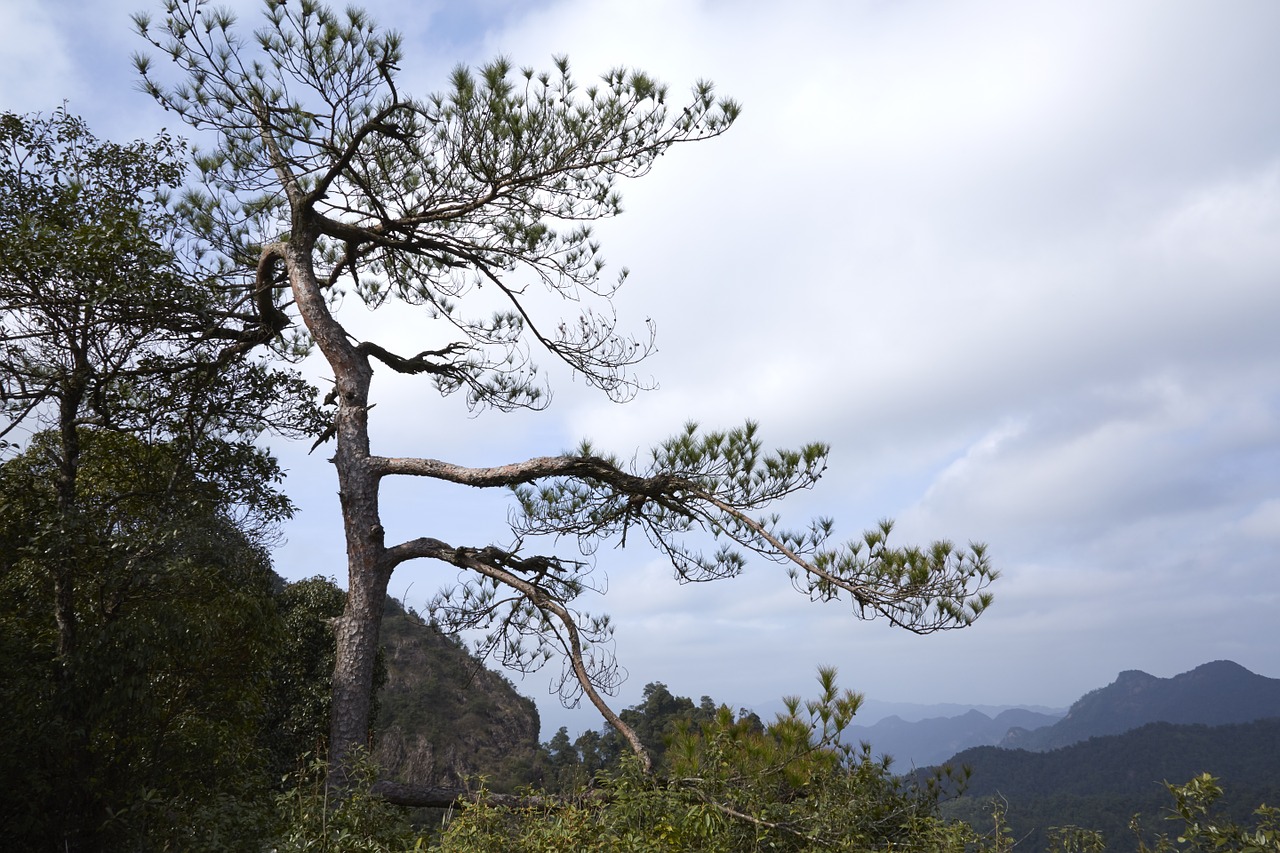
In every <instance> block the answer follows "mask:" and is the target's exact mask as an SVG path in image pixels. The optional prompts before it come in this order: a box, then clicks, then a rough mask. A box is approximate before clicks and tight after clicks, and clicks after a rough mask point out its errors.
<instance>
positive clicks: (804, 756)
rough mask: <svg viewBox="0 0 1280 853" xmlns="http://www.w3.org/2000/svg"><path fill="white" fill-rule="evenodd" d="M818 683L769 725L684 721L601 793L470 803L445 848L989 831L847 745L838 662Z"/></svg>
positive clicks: (824, 844)
mask: <svg viewBox="0 0 1280 853" xmlns="http://www.w3.org/2000/svg"><path fill="white" fill-rule="evenodd" d="M820 687H821V692H820V694H819V696H818V697H817V698H816V699H814V700H812V701H810V702H807V703H801V702H800V701H799V700H795V699H792V700H789V701H788V712H787V713H786V714H783V715H780V716H779V717H778V718H777V719H776V720H775V721H774V722H773V723H771V724H769V725H768V726H764V727H761V726H760V725H759V724H758V721H756V720H753V719H750V718H744V717H735V716H734V714H733V713H732V712H731V711H730V710H729V709H728V708H725V707H721V708H719V709H718V710H717V711H716V713H715V715H714V717H713V718H712V719H710V720H707V721H705V722H701V723H700V724H697V725H694V724H688V725H686V726H685V727H684V728H683V730H680V731H678V732H677V733H676V734H675V736H674V737H673V738H672V742H671V744H670V746H669V747H668V750H667V756H666V757H667V764H666V767H665V768H664V772H663V774H662V775H661V776H660V777H657V778H655V777H652V776H649V775H647V774H645V773H644V772H643V771H642V770H641V768H640V766H639V765H638V763H637V762H636V761H635V760H634V759H624V760H623V762H622V767H621V772H620V773H619V774H618V775H617V776H615V777H612V778H608V779H605V780H603V781H602V784H601V787H600V788H599V789H598V790H596V791H594V792H593V793H589V794H580V795H577V796H576V797H570V798H569V799H567V800H565V801H557V802H543V803H541V804H537V803H534V804H530V805H528V806H526V807H524V808H520V809H506V808H500V807H497V806H493V805H490V804H487V803H485V802H484V801H483V800H481V801H480V802H479V803H478V804H476V805H471V806H466V807H463V808H462V809H461V811H460V813H459V814H458V816H457V817H455V818H454V819H453V820H452V821H450V823H449V824H448V826H447V827H446V829H445V831H444V833H443V834H442V836H441V838H440V840H439V847H438V849H440V850H442V851H498V850H511V851H550V850H569V849H573V850H595V851H641V850H645V851H648V850H671V851H676V850H681V851H684V850H698V851H741V850H797V851H799V850H874V849H890V848H920V849H931V850H952V851H961V850H964V849H966V845H974V844H978V843H979V842H980V841H981V839H980V837H979V836H978V835H977V834H976V833H974V832H973V831H972V830H970V829H969V828H968V827H967V826H965V825H963V824H959V823H949V822H947V821H944V820H942V819H941V818H940V817H939V816H938V814H937V798H938V795H939V791H940V788H939V787H938V786H937V785H936V784H935V785H932V786H931V785H923V786H913V785H910V784H907V783H904V782H902V781H901V780H898V779H896V778H894V776H893V775H892V774H891V773H890V772H889V769H888V762H887V761H885V760H874V759H872V758H871V756H870V750H869V748H867V747H862V748H857V747H853V746H851V745H849V744H846V743H844V742H843V741H842V739H841V735H842V733H843V732H844V730H845V729H846V728H847V727H848V725H849V723H850V720H851V719H852V717H853V714H854V712H855V711H856V710H857V706H858V704H859V703H860V701H861V699H860V697H858V696H857V695H856V694H853V693H849V692H847V691H844V692H842V691H840V690H839V689H838V687H837V686H836V683H835V673H834V671H832V670H824V671H822V673H821V674H820ZM656 692H657V691H655V693H656ZM668 695H669V694H668ZM563 740H566V741H567V737H566V738H564V739H563ZM559 746H560V747H561V748H563V746H564V744H563V743H561V744H560V745H559Z"/></svg>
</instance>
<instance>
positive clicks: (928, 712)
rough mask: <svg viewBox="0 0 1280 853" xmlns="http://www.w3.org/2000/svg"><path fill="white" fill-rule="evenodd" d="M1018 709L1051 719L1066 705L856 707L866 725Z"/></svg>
mask: <svg viewBox="0 0 1280 853" xmlns="http://www.w3.org/2000/svg"><path fill="white" fill-rule="evenodd" d="M777 704H778V707H777V710H779V711H780V710H782V707H783V706H782V703H781V702H778V703H777ZM757 710H759V709H757ZM1019 710H1021V711H1035V712H1036V713H1038V714H1047V715H1048V716H1050V717H1053V718H1054V719H1057V718H1059V717H1061V716H1062V715H1063V714H1065V713H1067V709H1066V708H1050V707H1048V706H1047V705H974V704H965V703H962V702H937V703H934V704H929V705H926V704H923V703H920V702H886V701H884V700H883V699H872V698H870V697H867V699H866V701H864V702H863V703H862V707H860V708H859V709H858V719H859V720H860V721H861V722H862V724H863V725H866V726H870V725H874V724H875V723H878V722H879V721H880V720H883V719H886V718H888V717H898V718H899V719H902V720H905V721H906V722H908V723H918V722H920V721H921V720H931V719H934V718H935V717H960V716H963V715H965V714H967V713H969V712H970V711H981V712H982V713H984V714H986V715H987V716H988V717H996V716H998V715H1000V714H1001V713H1003V712H1005V711H1019Z"/></svg>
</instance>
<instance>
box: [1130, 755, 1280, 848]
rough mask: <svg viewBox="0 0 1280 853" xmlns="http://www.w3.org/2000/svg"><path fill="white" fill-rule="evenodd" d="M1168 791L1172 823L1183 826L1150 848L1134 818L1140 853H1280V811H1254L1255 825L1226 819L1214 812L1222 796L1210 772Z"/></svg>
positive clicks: (1266, 809)
mask: <svg viewBox="0 0 1280 853" xmlns="http://www.w3.org/2000/svg"><path fill="white" fill-rule="evenodd" d="M1165 788H1166V789H1167V790H1168V792H1169V794H1170V795H1172V797H1173V801H1174V805H1173V808H1172V810H1171V813H1170V814H1169V815H1168V816H1167V817H1168V819H1169V820H1173V821H1181V822H1182V827H1181V829H1180V830H1178V832H1177V834H1176V835H1175V836H1173V837H1170V836H1169V835H1168V834H1166V833H1161V834H1159V835H1158V836H1157V837H1156V840H1155V843H1154V844H1153V845H1151V846H1148V844H1147V843H1146V841H1145V840H1144V839H1143V838H1142V827H1141V824H1140V822H1139V820H1138V818H1134V821H1133V823H1132V828H1133V830H1134V832H1135V833H1136V834H1138V836H1139V838H1138V851H1139V853H1180V852H1181V851H1186V853H1191V851H1195V853H1228V851H1230V853H1277V851H1280V809H1278V808H1275V807H1268V806H1266V805H1263V806H1260V807H1258V808H1257V809H1256V810H1255V811H1254V817H1255V818H1256V819H1255V820H1254V821H1253V824H1254V825H1253V826H1240V825H1239V824H1236V823H1232V822H1230V821H1227V820H1223V819H1222V818H1221V817H1220V816H1218V815H1216V814H1215V813H1214V812H1215V810H1214V805H1215V803H1217V801H1218V800H1219V799H1220V798H1221V797H1222V788H1221V787H1220V786H1219V785H1218V780H1217V779H1216V778H1214V777H1213V776H1211V775H1209V774H1208V773H1202V774H1200V775H1199V776H1196V777H1194V778H1192V779H1191V780H1190V781H1189V782H1187V783H1186V784H1185V785H1171V784H1168V783H1166V784H1165Z"/></svg>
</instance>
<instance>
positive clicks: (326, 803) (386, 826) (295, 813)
mask: <svg viewBox="0 0 1280 853" xmlns="http://www.w3.org/2000/svg"><path fill="white" fill-rule="evenodd" d="M352 768H353V770H352V774H351V781H352V783H353V784H352V785H351V787H350V789H349V790H347V791H345V792H343V794H342V795H341V796H337V795H336V794H335V793H334V792H333V791H332V790H331V789H330V788H329V786H328V785H326V784H325V774H326V770H327V765H326V763H325V762H324V760H323V759H317V760H314V761H311V762H309V763H308V764H306V766H305V767H304V768H303V769H302V770H300V771H299V772H298V773H297V774H296V775H295V776H293V777H291V781H292V784H291V786H290V788H289V789H288V790H287V791H285V792H284V793H283V794H281V795H280V796H279V797H278V798H277V802H276V807H277V812H278V814H279V816H280V826H281V829H280V830H279V832H278V835H277V837H276V838H275V839H273V844H272V847H271V849H272V850H274V851H277V853H392V851H407V850H420V849H422V840H421V838H420V837H418V835H417V834H416V833H415V832H414V831H413V830H412V829H411V828H410V826H409V825H408V823H407V822H405V820H404V815H403V813H402V812H401V811H400V810H399V809H396V808H395V807H393V806H389V805H387V803H386V801H384V800H382V799H381V798H379V797H376V796H374V795H372V794H370V793H369V786H370V785H372V783H373V781H374V775H375V767H374V765H373V764H372V762H371V761H370V760H369V759H368V757H367V756H353V757H352Z"/></svg>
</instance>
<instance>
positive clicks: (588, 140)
mask: <svg viewBox="0 0 1280 853" xmlns="http://www.w3.org/2000/svg"><path fill="white" fill-rule="evenodd" d="M163 12H164V14H163V16H162V17H160V18H157V19H155V20H153V19H152V17H151V16H150V15H147V14H139V15H136V16H135V17H134V23H135V27H136V29H137V31H138V32H139V33H140V34H141V35H142V36H143V37H144V38H145V39H146V40H147V41H148V42H150V43H151V44H152V46H153V47H154V48H155V49H156V50H157V52H158V53H159V54H160V55H161V56H167V57H168V58H170V59H172V60H173V62H174V63H175V64H176V65H177V69H178V71H179V74H180V75H181V77H180V78H179V82H176V83H170V82H168V81H167V80H166V79H165V73H164V71H163V69H161V68H160V67H158V66H157V65H156V64H155V63H154V62H153V60H152V59H151V58H150V57H148V56H141V55H139V56H137V57H136V59H135V62H136V65H137V69H138V71H139V73H140V74H141V76H142V80H143V85H144V87H145V88H146V90H147V91H148V92H149V93H151V94H152V95H153V96H154V97H155V98H156V99H157V100H158V101H159V102H160V103H161V104H162V105H164V106H165V107H166V109H169V110H172V111H174V112H176V113H177V114H178V115H179V116H181V117H182V118H183V119H184V120H185V121H187V122H188V123H190V124H191V125H192V126H194V127H197V128H201V129H211V130H213V131H215V132H217V133H218V135H219V139H218V144H217V147H216V149H215V150H213V151H210V152H206V153H203V154H202V155H201V156H199V157H198V158H197V160H196V163H197V167H198V170H199V173H200V174H199V177H200V183H201V186H200V187H199V188H198V189H193V190H191V191H189V192H188V193H187V194H186V195H185V196H184V198H183V199H182V200H181V204H180V206H179V210H180V212H181V213H182V214H183V215H184V217H185V218H186V220H187V221H188V222H190V223H191V224H192V226H194V230H195V231H197V233H200V234H201V235H202V238H203V240H204V245H205V246H206V247H207V248H208V249H209V251H210V252H211V253H212V254H216V255H217V256H219V257H221V258H222V259H223V260H224V261H225V263H226V264H227V265H228V266H229V267H239V268H240V269H243V270H252V269H256V268H257V267H258V265H259V260H260V259H261V252H262V251H263V249H264V247H266V246H268V245H269V244H271V243H273V242H275V241H279V240H283V239H286V238H287V237H289V236H293V237H294V238H295V239H296V236H297V235H291V232H292V231H293V230H294V227H295V225H296V224H297V223H298V222H300V221H301V220H300V219H299V218H298V216H299V214H300V213H301V212H302V211H303V209H305V210H306V214H305V218H306V219H307V221H308V227H312V226H313V225H314V226H315V228H316V230H317V231H318V239H316V237H315V236H312V235H309V236H308V239H309V240H315V243H314V247H315V253H314V256H313V258H312V260H313V261H314V262H315V263H316V266H317V267H318V270H317V272H318V273H319V278H320V280H321V281H324V283H325V286H326V287H330V288H332V290H331V292H330V295H331V296H332V297H336V296H337V295H339V294H340V293H341V292H342V291H341V288H343V287H345V286H347V283H348V282H350V289H351V290H353V291H354V293H355V294H356V296H357V297H358V298H359V299H361V300H362V301H363V302H364V303H365V304H367V305H368V306H370V307H377V306H380V305H383V304H385V303H386V302H387V301H389V300H393V299H394V300H400V301H403V302H406V303H408V304H410V305H415V306H420V307H422V308H424V309H425V313H426V314H427V315H428V316H429V317H431V318H434V319H443V320H446V321H447V322H448V323H450V324H452V326H453V328H455V329H456V330H457V331H459V332H460V333H461V336H460V340H459V341H458V342H457V343H455V344H452V345H449V346H446V347H444V348H441V349H433V350H429V351H426V352H423V353H421V354H420V355H418V356H416V357H414V358H403V357H399V356H395V355H393V354H391V353H388V352H386V351H385V350H383V349H381V348H380V347H374V346H371V347H370V348H369V352H370V353H372V354H373V355H375V356H376V357H377V358H378V359H379V360H380V361H382V362H383V363H384V364H386V365H388V366H390V367H392V368H393V369H395V370H399V371H402V372H408V373H424V372H425V373H428V374H430V375H431V376H432V377H433V378H434V380H435V381H436V383H437V386H438V387H439V389H440V390H441V391H442V392H443V393H446V394H447V393H452V392H454V391H458V390H463V391H465V392H466V394H467V397H468V402H469V403H470V404H471V405H492V406H496V407H498V408H503V409H506V408H512V407H517V406H540V405H544V404H545V401H546V398H545V396H544V395H543V393H542V388H541V386H540V384H539V382H538V380H537V379H536V377H535V373H536V371H535V370H534V369H533V367H532V365H531V364H530V361H529V356H528V349H527V343H526V341H530V342H536V343H537V344H538V345H539V346H542V347H544V348H545V349H546V350H548V351H549V352H550V353H552V354H553V356H554V357H556V358H559V359H561V360H563V361H565V362H566V363H568V364H569V365H570V366H571V367H573V368H574V369H576V370H578V371H579V372H580V373H581V374H582V375H583V376H584V377H585V378H586V379H587V381H589V382H591V383H593V384H596V385H598V386H600V387H602V388H603V389H604V390H606V391H607V392H609V393H610V394H611V395H614V396H616V397H626V396H629V395H630V394H631V393H634V390H635V389H636V387H638V386H637V383H636V382H635V380H634V379H633V378H632V377H631V376H630V372H629V368H630V367H631V366H632V365H634V363H635V362H636V361H638V360H639V359H640V358H642V357H643V356H644V355H645V354H647V353H648V351H649V350H650V349H651V341H649V342H645V341H637V340H635V339H633V338H631V337H628V336H623V335H618V334H615V330H614V322H613V319H612V317H611V316H610V314H611V312H607V311H606V312H603V313H598V312H593V311H590V310H586V311H584V313H583V314H582V322H581V323H578V322H572V323H567V324H566V323H562V324H560V325H559V328H558V329H552V328H546V329H544V328H540V326H539V324H538V323H537V322H535V320H534V317H533V314H532V312H531V311H530V310H529V308H530V302H531V301H529V300H525V299H523V298H522V294H523V289H524V285H521V284H517V283H515V282H508V281H507V280H506V278H505V274H507V273H511V272H514V271H516V270H521V271H523V273H524V274H526V275H529V276H530V277H532V278H533V279H534V280H535V281H537V282H540V283H541V284H544V285H545V286H546V287H547V289H548V290H549V291H550V292H551V293H552V294H553V295H556V296H559V297H563V298H564V299H566V300H570V301H574V302H578V301H579V300H581V299H582V298H583V297H584V296H587V295H598V296H602V297H605V298H607V297H608V296H610V295H612V293H613V292H614V291H615V290H616V289H617V286H618V284H620V283H621V278H619V279H618V281H617V282H613V281H609V282H602V281H601V273H602V271H603V268H604V262H603V259H602V257H601V255H600V246H599V244H598V242H597V241H596V240H595V238H594V236H593V234H592V231H591V228H590V226H589V223H590V222H591V221H593V220H597V219H601V218H605V217H610V216H614V215H616V214H617V213H618V212H619V211H620V209H621V207H620V205H621V202H620V197H619V195H618V193H617V191H616V188H615V185H616V183H617V181H618V179H619V178H626V177H637V176H640V175H643V174H645V173H646V172H648V171H649V169H650V168H651V167H652V166H653V164H654V161H655V160H656V159H657V158H658V157H659V156H660V155H661V154H663V153H664V152H665V151H667V150H668V149H670V148H671V146H673V145H675V144H677V143H679V142H681V141H686V140H695V139H702V138H707V137H711V136H716V135H718V134H720V133H722V132H723V131H724V130H725V129H726V128H727V127H728V126H729V125H730V124H731V123H732V122H733V120H734V119H735V118H736V116H737V115H738V112H739V108H738V106H737V104H735V103H733V102H732V101H728V100H724V99H717V98H716V97H715V94H714V92H713V90H712V87H711V85H710V84H708V83H701V82H700V83H698V84H697V85H696V86H695V87H694V89H693V92H692V94H691V97H690V98H689V99H688V101H687V103H686V104H685V105H684V106H683V107H678V108H677V107H673V106H672V105H670V104H669V102H668V92H667V89H666V88H665V87H664V86H662V85H659V84H657V83H655V82H654V81H653V79H652V78H650V77H649V76H648V75H646V74H644V73H642V72H639V71H627V70H624V69H615V70H612V71H609V72H608V73H606V74H605V75H603V77H602V79H601V80H600V82H599V83H598V84H595V85H588V86H585V87H584V86H581V85H579V83H578V81H577V80H576V79H575V78H574V77H573V75H572V74H571V72H570V69H569V63H568V60H567V59H564V58H557V59H556V60H555V62H554V66H555V67H554V69H553V70H551V71H548V72H535V71H534V70H532V69H529V68H521V69H517V68H515V67H513V66H512V65H511V63H510V62H508V61H507V60H505V59H498V60H495V61H494V62H491V63H489V64H487V65H485V66H483V67H481V68H480V69H477V70H471V69H467V68H462V67H459V68H457V69H455V70H454V72H453V74H452V75H451V78H450V81H449V86H448V88H447V89H446V90H445V91H444V92H441V93H439V94H435V95H431V96H429V97H427V98H422V99H418V98H413V97H410V96H408V95H406V94H404V93H401V92H400V91H399V90H398V89H397V88H396V75H397V71H398V63H399V61H400V59H401V57H402V40H401V38H400V36H399V35H398V34H397V33H395V32H393V31H387V30H383V29H380V28H378V27H376V26H374V24H373V22H372V20H371V18H370V16H369V15H368V14H367V13H366V12H364V11H363V10H359V9H354V8H349V9H347V10H345V11H344V12H339V11H337V10H335V9H332V8H330V7H329V6H327V5H325V4H323V3H318V2H311V0H307V2H303V3H296V2H289V3H285V2H277V0H272V2H269V3H267V7H266V16H265V17H266V21H265V23H264V25H263V26H262V27H261V28H260V29H258V30H257V31H256V32H255V33H254V34H253V36H252V37H248V36H246V35H245V34H244V33H243V32H242V31H241V29H240V28H239V27H238V25H237V22H236V20H235V18H234V16H233V15H232V14H231V13H230V12H227V11H224V10H219V11H216V12H215V11H214V10H211V9H208V8H207V7H205V6H204V4H202V3H199V2H195V0H166V2H164V4H163ZM282 182H283V183H284V184H286V185H287V188H283V189H284V190H285V191H284V192H283V193H282V192H281V190H282V187H281V185H280V184H281V183H282ZM310 248H311V245H310V244H309V245H308V249H310ZM624 275H625V273H624ZM481 285H486V286H487V285H492V286H494V287H495V288H496V289H497V291H498V292H499V294H500V295H501V296H502V297H503V301H504V302H505V303H506V305H505V307H500V308H499V310H498V311H496V312H494V311H492V303H488V302H487V301H485V300H478V301H481V302H485V304H484V306H483V308H481V306H477V308H478V309H480V310H477V311H474V312H471V313H468V312H467V311H465V310H464V307H463V306H464V305H465V304H466V303H469V302H471V301H473V299H474V298H473V297H471V294H473V293H474V291H475V290H476V289H477V288H478V287H480V286H481ZM469 297H470V298H469ZM554 322H555V321H554V320H551V321H549V323H551V324H554Z"/></svg>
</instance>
